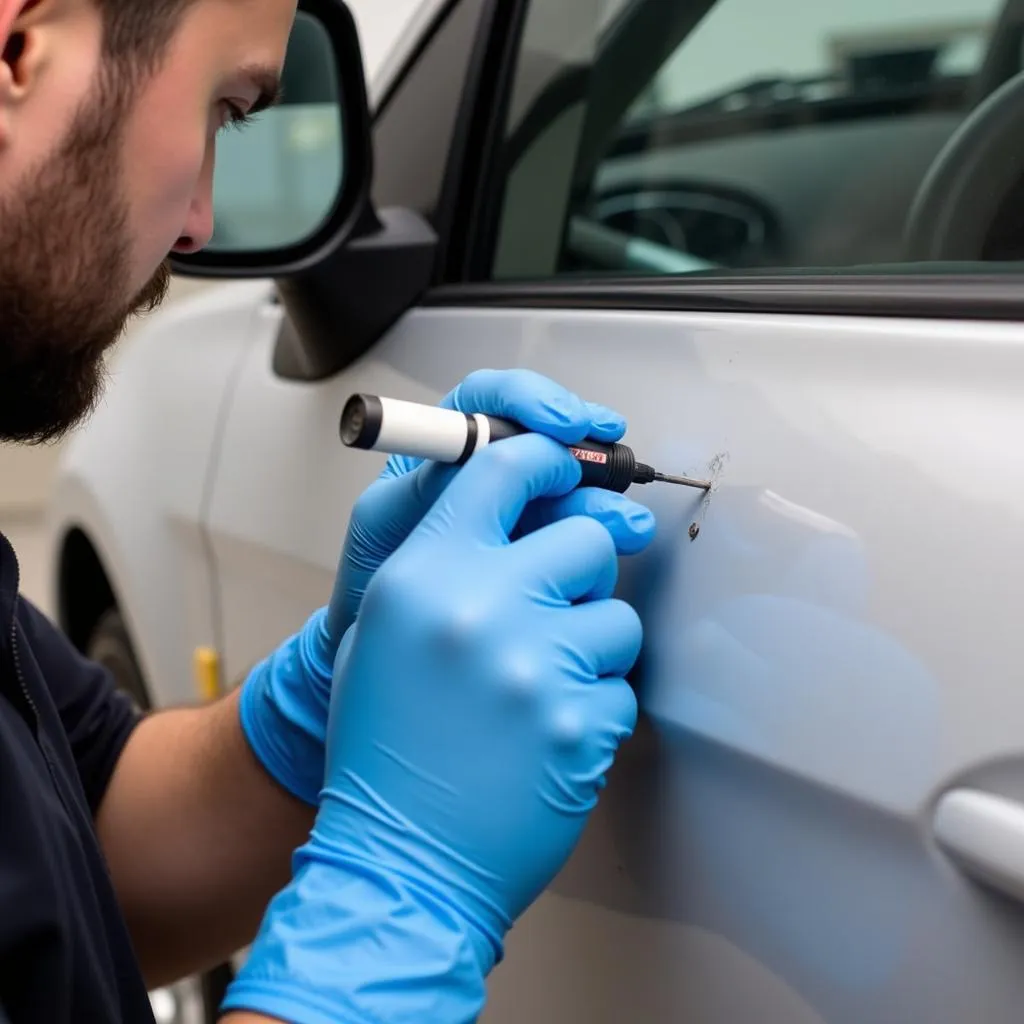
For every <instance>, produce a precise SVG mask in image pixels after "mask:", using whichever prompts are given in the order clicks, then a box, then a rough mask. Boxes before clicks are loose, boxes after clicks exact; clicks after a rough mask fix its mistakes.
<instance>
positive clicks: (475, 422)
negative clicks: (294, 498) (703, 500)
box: [341, 395, 711, 493]
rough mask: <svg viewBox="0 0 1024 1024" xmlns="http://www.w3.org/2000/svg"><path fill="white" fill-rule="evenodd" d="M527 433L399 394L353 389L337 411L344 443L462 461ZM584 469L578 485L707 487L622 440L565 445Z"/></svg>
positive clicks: (622, 488) (493, 418)
mask: <svg viewBox="0 0 1024 1024" xmlns="http://www.w3.org/2000/svg"><path fill="white" fill-rule="evenodd" d="M523 433H526V429H525V428H524V427H521V426H520V425H519V424H518V423H513V422H511V421H509V420H505V419H500V418H498V417H497V416H485V415H483V414H482V413H473V414H470V413H462V412H454V411H453V410H451V409H438V408H436V407H434V406H430V405H420V404H418V403H416V402H404V401H401V400H400V399H397V398H380V397H378V396H377V395H353V396H352V397H351V398H350V399H349V400H348V402H346V403H345V409H344V411H343V412H342V414H341V440H342V443H343V444H344V445H345V446H346V447H347V448H359V449H362V450H363V451H373V452H386V453H387V454H388V455H406V456H409V457H410V458H418V459H427V460H429V461H431V462H447V463H453V464H455V465H458V466H461V465H462V464H463V463H465V462H466V461H467V460H468V459H469V457H470V456H471V455H472V454H473V453H474V452H475V451H478V450H479V449H481V448H483V447H484V446H485V445H488V444H491V443H492V442H494V441H501V440H503V439H504V438H507V437H515V436H516V435H517V434H523ZM566 447H567V448H568V449H569V451H570V452H572V454H573V455H574V456H575V458H576V459H577V460H578V461H579V463H580V465H581V467H582V469H583V478H582V480H581V482H580V486H582V487H600V488H603V489H604V490H607V491H618V492H619V493H622V492H623V491H625V490H627V489H628V488H629V486H630V485H631V484H650V483H655V482H661V483H668V484H677V485H678V486H680V487H695V488H697V489H698V490H702V491H707V490H710V489H711V482H710V481H708V480H693V479H691V478H690V477H687V476H669V475H668V474H666V473H659V472H658V471H657V470H655V469H654V468H653V467H652V466H648V465H645V464H644V463H643V462H637V460H636V456H635V455H634V454H633V449H632V448H629V447H628V446H627V445H624V444H601V443H600V442H598V441H580V442H578V443H576V444H569V445H566Z"/></svg>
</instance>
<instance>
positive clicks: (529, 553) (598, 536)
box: [512, 516, 619, 604]
mask: <svg viewBox="0 0 1024 1024" xmlns="http://www.w3.org/2000/svg"><path fill="white" fill-rule="evenodd" d="M512 551H513V552H514V554H515V557H516V558H517V559H518V561H519V564H520V577H519V578H520V579H521V580H522V583H523V585H524V586H527V587H530V588H539V590H540V593H541V594H542V596H543V599H544V600H547V601H551V602H556V603H557V602H564V603H566V604H569V603H572V602H573V601H582V600H585V599H586V600H600V599H602V598H606V597H610V596H611V595H612V594H613V593H614V591H615V584H616V583H617V582H618V579H619V563H618V558H617V557H616V551H615V541H614V540H613V539H612V535H611V534H610V533H609V532H608V530H607V529H606V528H605V527H604V526H602V525H601V524H600V523H599V522H598V521H597V520H596V519H591V518H590V517H588V516H573V518H571V519H560V520H559V521H558V522H557V523H552V524H551V526H545V527H543V528H542V529H540V530H536V531H535V532H533V533H531V534H529V536H526V537H523V538H521V539H520V540H517V541H516V542H515V544H514V545H513V546H512Z"/></svg>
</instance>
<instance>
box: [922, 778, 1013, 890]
mask: <svg viewBox="0 0 1024 1024" xmlns="http://www.w3.org/2000/svg"><path fill="white" fill-rule="evenodd" d="M933 828H934V831H935V838H936V840H937V841H938V844H939V846H940V847H941V848H942V849H943V850H944V851H945V852H946V853H947V854H948V855H949V856H950V858H952V860H953V861H954V862H955V863H956V864H957V865H958V866H959V867H960V868H961V869H962V870H963V871H964V872H965V873H966V874H968V875H972V876H973V877H975V878H976V879H978V880H979V881H982V882H986V883H988V884H989V885H991V886H994V887H995V888H997V889H999V890H1001V891H1002V892H1004V893H1005V894H1006V895H1008V896H1012V897H1013V898H1014V899H1017V900H1020V901H1021V902H1024V804H1020V803H1017V802H1016V801H1014V800H1008V799H1006V797H1002V796H994V795H993V794H991V793H983V792H981V791H980V790H976V789H954V790H950V791H949V792H948V793H945V794H944V795H943V796H942V797H941V798H940V799H939V802H938V804H937V805H936V808H935V815H934V818H933Z"/></svg>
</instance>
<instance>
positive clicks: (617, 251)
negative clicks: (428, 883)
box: [566, 216, 718, 274]
mask: <svg viewBox="0 0 1024 1024" xmlns="http://www.w3.org/2000/svg"><path fill="white" fill-rule="evenodd" d="M566 250H567V251H568V252H569V253H571V254H572V255H573V256H575V257H576V258H577V259H580V260H582V261H583V262H584V263H585V264H586V265H587V266H594V267H599V268H600V269H602V270H619V271H631V270H632V271H646V272H648V273H651V274H692V273H695V272H696V271H698V270H714V269H715V268H716V267H717V266H718V264H717V263H711V262H709V261H708V260H702V259H701V258H700V257H699V256H691V255H690V254H689V253H685V252H680V251H679V250H678V249H673V248H671V247H669V246H667V245H660V244H659V243H657V242H651V241H648V240H647V239H646V238H636V237H634V236H633V235H627V234H626V233H625V232H624V231H618V230H616V229H615V228H610V227H608V226H607V225H605V224H600V223H598V222H597V221H596V220H591V219H590V218H589V217H579V216H577V217H573V218H572V219H571V220H570V221H569V231H568V237H567V238H566Z"/></svg>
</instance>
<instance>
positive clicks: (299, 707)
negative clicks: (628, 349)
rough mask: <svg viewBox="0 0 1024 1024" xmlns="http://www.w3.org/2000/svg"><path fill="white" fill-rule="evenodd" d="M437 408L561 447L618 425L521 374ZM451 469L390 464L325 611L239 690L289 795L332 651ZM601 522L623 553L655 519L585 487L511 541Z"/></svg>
mask: <svg viewBox="0 0 1024 1024" xmlns="http://www.w3.org/2000/svg"><path fill="white" fill-rule="evenodd" d="M441 404H442V405H443V406H445V407H447V408H451V409H458V410H459V411H461V412H468V413H474V412H479V413H486V414H489V415H493V416H502V417H505V418H507V419H512V420H516V421H517V422H519V423H521V424H522V425H523V426H525V427H527V428H528V429H530V430H532V431H535V432H537V433H540V434H546V435H547V436H548V437H551V438H554V439H556V440H558V441H561V442H563V443H571V442H574V441H581V440H583V439H584V438H588V437H589V438H591V439H594V440H599V441H617V440H619V439H620V438H621V437H622V435H623V434H624V433H625V429H626V424H625V421H624V420H623V418H622V417H621V416H620V415H619V414H618V413H616V412H613V411H612V410H610V409H607V408H605V407H604V406H600V405H595V404H593V403H590V402H585V401H584V400H583V399H581V398H579V397H577V396H576V395H574V394H572V393H571V392H569V391H567V390H566V389H565V388H563V387H561V386H560V385H558V384H556V383H554V382H553V381H551V380H549V379H547V378H546V377H542V376H540V375H539V374H536V373H533V372H531V371H528V370H508V371H495V370H482V371H479V372H477V373H474V374H472V375H471V376H469V377H467V378H466V380H464V381H463V382H462V383H461V384H460V385H459V386H458V387H457V388H456V389H455V390H454V391H452V392H451V393H450V394H449V395H448V396H446V397H445V398H444V399H443V400H442V402H441ZM458 472H459V471H458V469H457V468H456V467H452V466H441V465H436V464H432V463H421V462H419V461H417V460H412V459H406V458H392V459H390V460H389V461H388V464H387V466H386V468H385V470H384V472H383V474H382V475H381V477H380V479H379V480H378V481H377V482H376V483H375V484H373V486H371V487H370V488H369V490H367V491H366V493H365V494H364V495H363V496H362V497H361V498H360V499H359V501H358V502H357V503H356V506H355V508H354V509H353V511H352V516H351V520H350V522H349V529H348V535H347V538H346V540H345V546H344V550H343V552H342V556H341V562H340V565H339V569H338V576H337V581H336V584H335V588H334V593H333V596H332V598H331V601H330V605H329V607H328V608H326V609H321V610H320V611H319V612H317V613H316V614H315V615H314V616H313V617H312V618H311V619H310V620H309V622H308V623H307V624H306V626H305V628H304V629H303V630H302V631H301V632H300V633H298V634H297V635H296V636H294V637H292V638H291V639H290V640H288V641H287V642H286V643H284V644H283V645H282V646H281V647H280V648H278V650H277V651H275V652H274V653H273V654H272V655H271V656H270V657H269V658H268V659H267V660H266V661H264V662H263V663H262V664H261V665H259V666H258V667H257V668H256V669H255V670H254V671H253V673H252V674H251V675H250V677H249V679H248V680H247V682H246V684H245V686H244V688H243V691H242V702H241V715H242V726H243V729H244V730H245V733H246V736H247V737H248V739H249V743H250V745H251V746H252V748H253V751H254V752H255V753H256V756H257V757H258V759H259V760H260V761H261V763H262V764H263V765H264V766H265V767H266V769H267V770H268V771H269V772H270V774H271V775H272V776H273V777H274V778H275V779H276V780H277V781H278V782H279V783H280V784H281V785H283V786H284V787H285V788H286V789H287V790H288V791H289V792H291V793H292V794H293V795H295V796H297V797H298V798H299V799H301V800H303V801H304V802H305V803H307V804H309V805H311V806H315V805H316V803H317V797H318V794H319V791H320V785H321V783H322V781H323V772H324V736H325V730H326V722H327V710H328V705H329V702H330V696H331V674H332V669H333V665H334V658H335V655H336V653H337V650H338V645H339V644H340V642H341V638H342V636H343V635H344V633H345V631H346V630H347V629H348V628H349V627H350V626H351V624H352V623H353V622H354V621H355V620H356V617H357V616H358V614H359V608H360V605H361V602H362V599H363V595H364V593H365V592H366V588H367V587H368V585H369V584H370V581H371V580H372V579H373V577H374V574H375V573H376V572H377V570H378V569H379V568H380V566H381V565H382V564H383V563H384V562H385V561H386V560H387V559H388V557H389V556H390V555H391V554H392V553H393V552H394V551H395V550H396V549H397V548H398V547H399V545H400V544H402V542H403V541H404V540H405V539H406V538H407V537H408V536H409V535H410V533H411V532H412V531H413V530H414V529H415V528H416V527H417V525H418V524H419V523H420V521H421V520H422V519H423V517H424V516H425V515H426V514H427V512H428V511H429V510H430V509H431V507H432V506H433V505H434V503H435V502H436V501H437V499H438V498H439V496H440V495H441V494H442V493H444V491H445V488H446V487H447V486H448V485H449V483H450V482H451V481H452V480H453V479H454V478H455V477H456V475H457V474H458ZM577 515H586V516H589V517H591V518H593V519H596V520H597V521H598V522H600V523H602V524H603V525H604V526H605V527H606V528H607V530H608V531H609V532H610V533H611V535H612V537H613V538H614V540H615V543H616V546H617V547H618V549H619V551H620V552H621V553H623V554H631V553H633V552H635V551H637V550H639V549H640V548H642V547H644V546H645V545H646V544H647V542H648V541H649V539H650V536H651V532H652V531H653V528H654V520H653V517H652V516H651V514H650V512H648V511H647V509H645V508H644V507H643V506H640V505H638V504H636V503H635V502H633V501H631V500H630V499H629V498H626V497H624V496H623V495H620V494H614V493H611V492H608V491H602V490H597V489H594V488H579V489H576V490H573V491H572V492H571V493H567V494H563V495H556V496H546V497H538V498H537V499H536V500H534V501H531V502H530V503H529V506H528V507H527V508H525V509H524V510H523V515H522V517H521V520H520V521H519V522H518V524H517V525H516V527H515V530H514V534H515V535H517V536H518V535H520V534H524V533H530V532H532V531H534V530H536V529H538V528H540V527H542V526H546V525H548V524H550V523H553V522H556V521H558V520H561V519H565V518H568V517H571V516H577Z"/></svg>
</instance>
